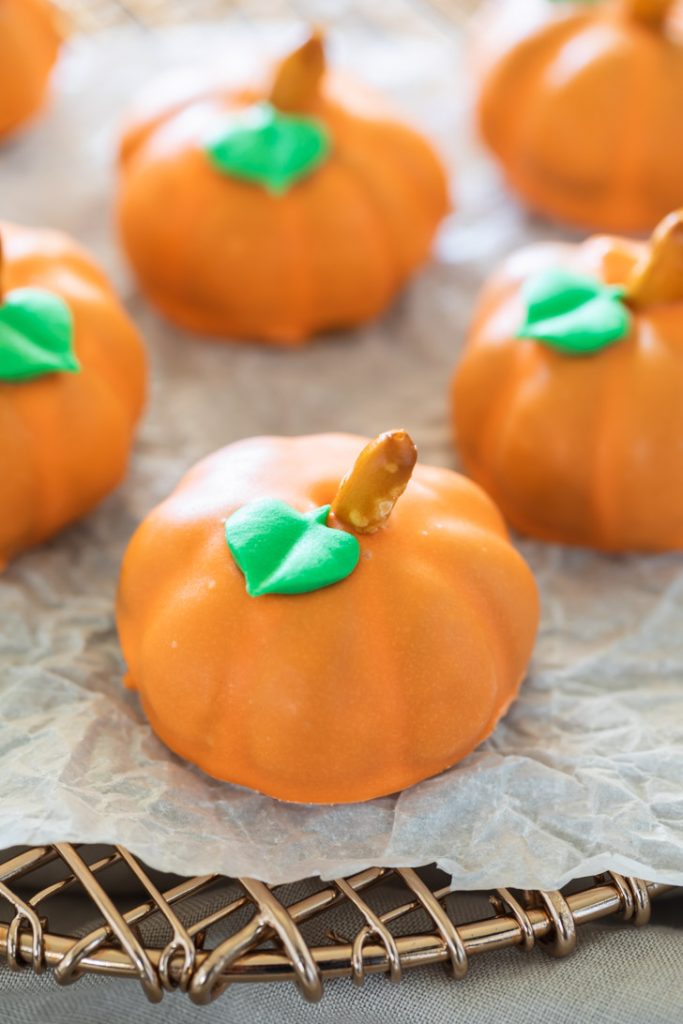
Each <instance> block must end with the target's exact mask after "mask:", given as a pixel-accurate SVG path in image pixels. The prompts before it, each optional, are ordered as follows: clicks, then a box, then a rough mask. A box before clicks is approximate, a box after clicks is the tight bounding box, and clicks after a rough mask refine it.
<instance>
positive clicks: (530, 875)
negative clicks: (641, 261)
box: [0, 4, 683, 888]
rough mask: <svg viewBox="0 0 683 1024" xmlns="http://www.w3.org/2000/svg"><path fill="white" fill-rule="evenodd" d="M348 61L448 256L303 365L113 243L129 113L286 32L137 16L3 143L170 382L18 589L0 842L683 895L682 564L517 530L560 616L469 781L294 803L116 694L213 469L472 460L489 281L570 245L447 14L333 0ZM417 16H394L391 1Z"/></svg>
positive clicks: (4, 611)
mask: <svg viewBox="0 0 683 1024" xmlns="http://www.w3.org/2000/svg"><path fill="white" fill-rule="evenodd" d="M338 6H339V12H340V13H339V17H338V18H336V19H335V24H336V31H335V32H334V33H333V47H332V49H333V53H334V55H335V57H336V58H337V59H338V61H339V62H340V63H341V64H342V65H343V66H345V67H347V68H349V69H351V70H354V71H356V72H358V73H359V74H360V75H362V76H363V77H364V78H365V79H366V80H368V81H370V82H371V83H374V84H376V85H378V86H379V87H381V88H383V89H385V90H386V91H387V92H388V93H390V94H392V95H393V96H394V97H395V99H396V101H397V103H398V105H399V106H400V107H401V108H402V109H403V110H404V111H405V113H406V115H407V116H409V117H412V118H413V119H414V120H415V121H416V122H417V123H418V124H420V125H421V126H422V127H423V128H424V129H425V131H427V132H429V133H430V134H431V135H432V136H433V137H434V138H435V139H436V140H437V142H438V143H439V144H440V146H441V148H442V150H443V152H444V154H445V155H446V157H447V159H448V160H449V161H450V163H451V165H452V166H453V167H454V168H455V171H454V196H455V197H456V198H455V203H456V211H455V213H454V215H453V216H452V217H451V218H450V219H449V220H448V222H447V223H446V224H445V225H444V229H443V231H442V233H441V236H440V238H439V241H438V245H437V247H436V252H435V258H434V262H433V263H432V265H431V266H429V267H428V268H426V269H425V271H424V272H423V273H422V274H421V275H420V276H419V278H418V279H416V280H415V281H414V283H413V284H411V286H410V287H409V288H408V289H407V290H406V292H405V293H404V294H403V295H402V296H401V297H400V298H399V300H398V301H397V302H396V304H395V306H394V307H393V309H392V310H391V311H390V312H389V313H388V314H387V315H386V316H384V317H383V318H382V319H381V320H380V321H378V322H377V323H373V324H371V325H370V326H368V327H367V328H365V329H363V330H360V331H357V332H355V333H353V334H349V335H343V336H340V335H337V336H335V337H333V338H326V339H321V340H320V341H318V342H317V343H316V344H314V345H312V346H311V347H310V348H307V349H305V350H303V351H298V352H277V351H271V350H269V349H266V348H259V347H257V346H249V345H235V346H220V345H215V344H208V343H205V342H201V341H197V340H188V338H187V337H186V336H184V335H183V334H182V333H181V332H180V331H177V330H175V329H173V328H172V327H170V326H168V325H166V324H164V323H162V322H161V321H160V320H159V319H158V318H157V317H156V316H155V314H154V313H153V312H152V311H151V310H150V309H148V308H147V306H146V305H145V303H144V301H143V300H142V299H141V298H140V297H139V296H138V294H137V292H136V290H135V286H134V284H133V282H132V281H131V279H130V277H129V275H128V274H127V272H126V270H125V268H124V266H123V264H122V261H121V259H120V256H119V255H118V253H117V250H116V245H115V241H114V237H113V231H112V228H111V199H112V190H113V185H114V171H113V158H114V139H115V133H116V125H117V121H118V119H119V117H120V114H121V112H122V110H123V108H124V107H125V105H126V103H127V102H128V100H129V99H130V97H131V96H133V95H135V94H136V92H137V91H138V89H139V87H140V85H141V83H143V82H144V81H146V80H148V79H149V78H150V77H151V76H153V75H154V74H155V73H157V72H159V71H162V70H164V69H170V68H174V67H179V66H181V65H186V64H187V63H188V62H192V61H193V60H199V61H201V63H202V65H203V66H205V67H210V66H215V67H221V68H222V71H223V72H224V73H225V74H226V75H230V76H235V77H239V76H240V75H242V74H244V73H248V72H249V71H250V70H252V69H258V68H260V67H261V61H262V55H263V53H264V52H266V51H270V52H274V51H277V50H278V49H282V48H283V47H284V46H285V45H286V44H287V41H288V38H289V36H290V29H291V26H283V25H277V24H271V23H267V24H266V23H264V24H263V25H262V27H261V29H260V30H258V31H257V30H256V29H255V28H254V26H253V25H245V24H243V23H242V22H241V21H239V20H238V19H237V17H235V18H233V19H228V20H226V21H225V22H223V23H222V24H220V25H212V26H194V27H192V28H175V29H172V30H170V29H169V30H163V31H159V32H154V33H150V32H145V31H144V30H142V29H140V28H136V27H134V26H133V27H130V28H129V29H125V30H120V31H116V32H112V33H111V34H107V35H103V36H99V37H93V38H87V39H82V40H77V41H74V42H73V43H71V44H70V46H69V48H68V51H67V53H66V54H65V57H64V60H63V63H62V66H61V67H60V70H59V73H58V76H57V80H56V83H55V94H54V97H53V102H52V104H51V107H50V109H49V110H48V112H47V113H46V114H45V116H44V117H43V118H42V120H41V121H40V122H39V123H38V124H36V126H35V127H34V129H33V131H32V132H31V133H29V134H26V135H24V136H23V137H22V138H21V139H20V140H18V141H16V142H15V143H13V144H12V145H11V146H9V147H6V148H4V149H3V150H2V151H1V152H0V216H3V217H6V218H10V219H16V220H18V221H20V222H26V223H33V224H49V225H53V226H58V227H61V228H65V229H67V230H68V231H70V232H72V233H73V234H75V235H76V236H77V237H78V238H79V239H81V240H82V241H83V242H84V243H86V244H87V245H89V246H90V247H91V248H92V250H93V251H94V252H95V253H96V255H97V257H98V258H99V259H100V261H101V262H102V263H103V264H104V266H105V267H106V268H107V269H108V270H109V271H110V272H111V273H112V274H113V275H114V277H115V279H116V281H117V283H118V284H119V285H120V287H121V290H122V293H123V294H124V296H125V298H126V301H127V303H128V306H129V308H130V310H131V312H132V314H133V315H134V316H135V317H136V319H137V320H138V322H139V324H140V326H141V328H142V329H143V331H144V334H145V336H146V339H147V342H148V345H149V351H150V356H151V363H152V372H153V383H152V393H151V399H150V404H149V409H148V414H147V416H146V419H145V421H144V424H143V425H142V429H141V432H140V437H139V442H138V444H137V448H136V451H135V454H134V458H133V461H132V464H131V471H130V475H129V478H128V480H127V482H126V483H125V485H124V486H123V487H121V488H120V489H119V490H118V492H117V493H115V494H113V495H112V496H111V497H110V498H109V499H108V500H107V501H105V502H104V503H103V504H102V505H101V507H100V508H99V509H97V510H96V511H95V512H94V513H93V514H92V515H90V516H89V517H88V518H87V519H86V520H84V521H83V522H82V523H80V524H79V525H77V526H75V527H73V528H71V529H69V530H67V531H65V532H64V533H63V534H62V535H61V536H59V537H58V538H56V539H55V540H54V541H53V542H51V543H49V544H47V545H46V546H45V547H43V548H42V549H40V550H37V551H34V552H32V553H30V554H27V555H25V556H23V557H22V558H20V559H19V560H17V561H16V563H15V564H13V565H12V566H11V568H10V569H9V571H7V573H6V574H5V575H4V576H3V577H2V579H1V581H0V624H1V627H0V628H1V645H0V701H1V703H0V794H1V799H0V838H1V839H2V845H4V846H8V845H11V844H14V843H39V842H44V841H56V840H74V841H75V840H80V841H90V842H95V841H103V842H114V841H116V842H119V843H123V844H125V845H126V846H128V847H129V848H130V849H131V850H133V851H134V852H135V853H137V854H138V855H140V856H141V857H142V858H143V859H144V860H145V861H147V862H148V863H149V864H151V865H153V866H155V867H157V868H162V869H166V870H170V871H176V872H180V873H195V872H197V873H199V872H201V873H203V872H214V871H216V872H224V873H228V874H243V875H252V876H258V877H261V878H263V879H266V880H268V881H270V882H282V881H285V880H292V879H295V878H299V877H303V876H305V875H308V874H309V873H320V874H322V875H323V876H326V877H329V876H333V875H337V874H341V873H344V872H348V871H351V870H353V869H355V868H358V867H360V866H365V865H367V864H370V863H372V864H390V865H419V864H423V863H427V862H431V861H437V862H438V863H439V864H440V865H441V866H442V867H443V868H444V869H446V870H447V871H448V872H450V873H451V874H452V876H453V879H454V882H455V884H457V885H458V886H461V887H465V888H478V887H488V886H495V885H503V884H507V885H516V886H528V887H545V888H548V887H553V886H557V885H560V884H562V883H564V882H565V881H567V880H568V879H570V878H571V877H573V876H577V875H585V874H588V873H591V872H597V871H598V870H602V869H607V868H613V869H615V870H618V871H622V872H627V873H634V874H636V875H641V876H643V877H645V878H648V879H651V880H657V881H662V882H670V883H677V884H679V885H683V639H682V629H681V627H682V623H683V559H682V558H681V557H680V556H676V555H671V556H660V557H628V558H608V557H602V556H599V555H596V554H593V553H591V552H588V551H572V550H564V549H562V548H561V547H558V546H552V545H542V544H536V543H532V542H529V541H522V540H518V539H516V543H519V546H520V548H521V550H522V551H523V553H524V555H525V556H526V557H527V559H528V560H529V562H530V563H531V565H532V567H533V569H534V571H535V572H536V575H537V578H538V581H539V584H540V588H541V591H542V600H543V621H542V626H541V631H540V636H539V640H538V645H537V648H536V651H535V655H534V660H533V665H532V668H531V672H530V675H529V678H528V680H527V681H526V683H525V684H524V686H523V688H522V691H521V694H520V697H519V700H518V701H517V702H516V704H515V705H514V706H513V708H512V709H511V711H510V713H509V714H508V715H507V717H506V718H505V720H504V721H503V722H501V723H500V725H499V727H498V729H497V730H496V732H495V734H494V735H493V737H492V738H491V739H490V740H489V741H488V742H487V743H485V744H484V745H483V746H482V747H480V748H479V749H478V750H477V751H476V752H475V753H474V754H472V755H471V756H470V757H468V758H467V759H466V760H465V761H464V762H463V763H462V764H461V765H459V766H458V767H456V768H455V769H453V770H451V771H449V772H446V773H444V774H443V775H440V776H438V777H437V778H433V779H430V780H429V781H427V782H423V783H421V784H420V785H417V786H415V787H413V788H412V789H409V790H407V791H405V792H403V793H401V794H399V795H396V796H391V797H386V798H384V799H379V800H374V801H372V802H370V803H367V804H363V805H353V806H347V807H337V808H330V807H306V806H294V805H287V804H282V803H278V802H276V801H274V800H271V799H268V798H266V797H263V796H259V795H257V794H254V793H252V792H249V791H247V790H244V789H241V788H238V787H233V786H230V785H227V784H223V783H219V782H216V781H213V780H211V779H210V778H208V777H206V776H205V775H203V774H202V773H201V772H200V771H198V770H195V769H194V768H192V767H191V766H189V765H188V764H186V763H184V762H183V761H181V760H180V759H179V758H177V757H175V756H174V755H172V754H171V753H169V751H168V750H166V749H165V747H164V746H163V745H162V744H161V743H160V742H159V741H158V740H156V738H155V737H154V736H153V734H152V732H151V731H150V729H149V727H148V725H147V723H146V721H145V719H144V717H143V715H142V713H141V710H140V706H139V704H138V700H137V697H136V695H135V694H131V693H128V692H126V691H124V689H123V688H122V687H121V685H120V679H121V674H122V667H123V666H122V662H121V657H120V653H119V648H118V645H117V639H116V632H115V628H114V616H113V599H114V591H115V585H116V578H117V571H118V566H119V561H120V558H121V555H122V553H123V550H124V547H125V545H126V542H127V539H128V537H129V536H130V534H131V531H132V530H133V528H134V527H135V525H136V523H137V522H138V521H139V520H140V518H141V517H142V516H143V515H144V514H145V512H146V511H147V510H148V509H149V508H150V507H151V506H152V505H153V504H154V503H156V502H157V501H158V500H159V499H161V498H162V497H163V496H164V495H165V494H166V493H167V491H168V490H169V489H170V488H171V487H172V486H173V485H174V484H175V483H176V481H177V480H178V478H179V477H180V475H181V474H182V473H183V471H184V470H185V469H186V468H187V467H188V466H190V465H191V463H193V462H194V461H195V460H196V459H197V458H199V457H200V456H202V455H204V454H206V453H207V452H209V451H211V450H212V449H214V448H217V447H219V446H221V445H224V444H226V443H228V442H230V441H233V440H235V439H237V438H240V437H243V436H246V435H250V434H254V433H267V432H276V433H286V434H295V433H307V432H314V431H328V430H348V431H353V432H358V433H365V434H369V435H372V434H375V433H377V432H378V431H380V430H382V429H385V428H387V427H392V426H397V425H403V426H405V427H407V428H408V429H409V430H410V431H411V432H412V433H413V434H414V436H415V438H416V440H417V442H418V444H419V447H420V452H421V457H422V459H424V460H425V461H428V462H435V463H439V464H442V465H447V466H455V465H457V462H456V457H455V455H454V453H453V451H452V448H451V445H450V440H449V427H448V416H447V381H448V377H449V373H450V371H451V368H452V365H453V363H454V362H455V360H456V358H457V355H458V349H459V347H460V345H461V343H462V340H463V335H464V331H465V328H466V324H467V321H468V317H469V315H470V312H471V309H472V303H473V300H474V296H475V293H476V290H477V288H478V286H479V285H480V283H481V281H482V279H483V278H484V276H485V274H486V273H487V272H488V271H489V269H490V268H491V267H492V265H493V263H494V262H495V261H496V260H497V259H499V258H500V257H501V256H502V255H504V254H505V253H507V252H508V251H510V250H511V249H512V248H513V247H514V246H516V245H518V244H520V243H521V242H524V241H526V240H530V239H531V238H534V237H541V236H543V235H544V234H545V235H547V234H557V232H556V231H553V230H552V229H550V228H548V226H547V225H543V224H541V223H540V222H537V221H534V220H532V219H530V218H529V217H528V216H527V215H525V214H524V213H523V212H522V211H521V210H520V209H519V207H518V206H517V205H516V204H515V203H514V201H513V200H511V199H510V197H508V196H506V195H505V193H504V190H503V189H502V187H501V185H500V183H499V180H498V177H497V174H496V172H495V170H494V169H493V168H492V166H491V165H490V164H489V163H488V161H487V160H486V159H485V158H484V157H483V156H482V154H481V153H479V151H478V150H477V147H476V145H475V144H474V142H473V140H472V133H471V129H470V126H469V121H468V105H469V103H468V96H467V88H466V86H465V84H464V83H465V80H466V79H465V74H464V68H463V59H462V54H463V49H464V48H463V47H462V46H461V43H460V40H458V38H457V36H456V33H455V32H453V33H451V34H448V33H444V32H443V22H442V21H439V22H437V20H434V22H431V21H430V19H429V18H428V17H425V19H423V21H422V22H421V23H420V24H419V25H417V24H416V23H414V22H411V23H410V24H408V23H406V24H405V25H403V26H402V25H401V22H400V19H399V20H398V22H396V20H395V19H392V22H391V25H388V26H387V31H386V33H383V35H382V38H381V39H380V38H378V37H377V36H376V35H373V33H372V32H370V31H367V30H364V28H363V23H362V21H353V20H352V19H345V17H344V16H343V15H344V10H345V5H344V4H340V5H338ZM394 6H395V7H396V8H397V9H398V8H400V7H401V5H392V9H393V8H394Z"/></svg>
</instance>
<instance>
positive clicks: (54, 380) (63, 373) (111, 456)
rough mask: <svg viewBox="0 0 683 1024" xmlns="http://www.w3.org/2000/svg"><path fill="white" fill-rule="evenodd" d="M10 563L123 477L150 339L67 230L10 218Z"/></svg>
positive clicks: (0, 382)
mask: <svg viewBox="0 0 683 1024" xmlns="http://www.w3.org/2000/svg"><path fill="white" fill-rule="evenodd" d="M0 239H1V240H2V254H1V256H0V566H4V565H5V564H6V563H7V561H8V560H9V559H10V558H12V557H13V556H14V555H16V554H18V553H19V552H20V551H23V550H24V549H25V548H30V547H33V546H34V545H36V544H39V543H41V542H42V541H44V540H46V539H47V538H48V537H50V536H52V535H53V534H54V533H56V532H57V531H58V530H60V529H61V528H62V527H63V526H65V525H66V524H67V523H70V522H71V521H72V520H75V519H79V518H80V517H81V516H83V515H85V513H86V512H88V511H89V510H90V509H91V508H92V507H93V506H94V505H95V504H96V503H97V502H98V501H99V500H100V499H101V498H103V497H104V496H105V495H106V494H107V493H108V492H109V491H111V490H112V489H113V488H114V487H115V486H116V485H117V484H118V483H119V481H120V480H121V478H122V476H123V474H124V472H125V469H126V462H127V458H128V452H129V449H130V447H131V443H132V438H133V431H134V427H135V424H136V422H137V419H138V417H139V416H140V412H141V409H142V404H143V399H144V393H145V379H146V368H145V359H144V355H143V348H142V343H141V340H140V338H139V336H138V333H137V331H136V330H135V328H134V327H133V324H132V323H131V322H130V320H129V319H128V317H127V316H126V314H125V313H124V311H123V309H122V307H121V305H120V304H119V302H118V300H117V298H116V296H115V295H114V292H113V291H112V289H111V287H110V285H109V283H108V282H107V280H106V278H105V277H104V275H103V274H102V273H101V271H100V270H99V269H98V268H97V267H96V266H95V265H94V264H93V263H92V262H91V260H90V259H89V257H88V256H87V255H86V254H85V253H84V252H83V251H82V250H81V249H80V248H79V247H78V246H77V245H76V243H75V242H73V241H72V240H71V239H70V238H67V237H66V236H65V235H62V234H58V233H57V232H53V231H42V230H34V229H29V228H22V227H17V226H15V225H10V224H4V223H3V224H0Z"/></svg>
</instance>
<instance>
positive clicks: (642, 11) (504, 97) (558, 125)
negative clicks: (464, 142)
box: [475, 0, 683, 232]
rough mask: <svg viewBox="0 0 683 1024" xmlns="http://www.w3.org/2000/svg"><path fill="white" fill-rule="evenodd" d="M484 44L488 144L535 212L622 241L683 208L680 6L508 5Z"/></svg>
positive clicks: (481, 71) (620, 0) (496, 12)
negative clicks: (620, 236) (610, 233)
mask: <svg viewBox="0 0 683 1024" xmlns="http://www.w3.org/2000/svg"><path fill="white" fill-rule="evenodd" d="M476 44H477V45H476V47H475V52H476V57H475V73H476V75H477V77H478V79H479V98H478V121H479V126H480V130H481V134H482V136H483V139H484V141H485V142H486V144H487V145H488V146H489V148H490V150H491V151H492V153H493V154H494V156H495V157H496V158H497V159H498V160H499V161H500V164H501V166H502V169H503V172H504V174H505V177H506V178H507V181H508V183H509V185H510V187H511V188H512V189H513V190H514V191H516V192H517V193H518V194H519V195H520V196H521V198H522V199H523V200H524V201H525V202H526V203H528V204H529V205H530V206H531V207H533V208H534V209H536V210H538V211H540V212H541V213H544V214H546V215H548V216H549V217H552V218H556V219H558V220H562V221H566V222H567V223H570V224H574V225H578V226H582V227H586V228H593V229H600V230H606V231H616V232H621V231H645V230H648V229H650V230H651V229H652V228H653V227H654V226H655V224H656V223H657V222H658V221H659V220H660V219H661V218H662V217H663V216H665V214H666V213H668V211H669V210H672V209H675V208H676V207H678V206H680V205H681V204H683V4H681V3H680V2H679V3H672V2H671V0H614V2H609V0H608V2H599V0H598V2H594V3H587V2H585V3H564V2H551V0H503V2H502V3H497V4H495V5H493V4H492V5H491V6H490V11H489V12H488V14H487V15H485V16H484V17H483V18H482V20H481V22H480V24H479V27H478V30H477V36H476Z"/></svg>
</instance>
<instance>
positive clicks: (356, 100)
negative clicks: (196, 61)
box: [118, 35, 449, 345]
mask: <svg viewBox="0 0 683 1024" xmlns="http://www.w3.org/2000/svg"><path fill="white" fill-rule="evenodd" d="M178 91H179V89H178V87H177V85H173V84H171V87H170V89H169V90H168V91H164V90H163V89H161V90H160V91H159V93H158V94H157V95H155V97H154V98H153V100H150V101H144V102H143V103H142V106H141V109H140V112H139V113H138V114H136V115H133V116H132V118H131V120H130V121H129V122H128V125H127V127H126V130H125V131H124V134H123V138H122V143H121V167H120V189H119V198H118V220H119V225H120V232H121V237H122V240H123V244H124V247H125V250H126V252H127V254H128V257H129V259H130V262H131V264H132V267H133V269H134V271H135V273H136V275H137V277H138V280H139V283H140V286H141V288H142V290H143V291H144V293H145V294H146V295H147V297H148V298H149V299H150V301H151V302H152V303H153V304H154V305H155V306H157V307H158V309H159V310H160V311H161V312H162V313H163V314H165V315H166V316H167V317H168V318H169V319H170V320H173V321H175V322H176V323H178V324H180V325H182V326H183V327H186V328H188V329H189V330H191V331H196V332H199V333H201V334H206V335H211V336H215V337H216V338H222V339H232V338H248V339H254V340H261V341H267V342H271V343H274V344H279V345H298V344H301V343H302V342H304V341H306V340H307V339H309V338H310V337H311V335H313V334H315V333H317V332H320V331H325V330H332V329H336V328H348V327H353V326H355V325H358V324H361V323H363V322H364V321H367V320H370V319H372V318H373V317H375V316H377V315H378V314H379V313H381V312H382V310H384V309H385V307H387V306H388V304H389V303H390V302H391V300H392V298H393V297H394V296H395V295H396V293H397V292H398V291H399V289H400V288H401V287H402V285H403V284H404V283H405V282H406V281H407V279H408V278H409V277H410V276H411V274H412V273H413V272H414V271H415V270H416V268H417V267H418V266H419V265H420V264H422V263H423V262H424V261H425V260H426V259H427V258H428V255H429V251H430V246H431V242H432V238H433V236H434V233H435V230H436V227H437V225H438V223H439V221H440V220H441V218H442V217H443V216H444V215H445V213H446V212H447V209H448V205H449V201H448V196H447V182H446V176H445V172H444V170H443V167H442V165H441V162H440V160H439V158H438V157H437V155H436V153H435V152H434V150H433V148H432V146H431V145H430V144H429V143H428V142H427V140H426V139H425V138H423V137H422V136H421V135H420V134H419V133H418V132H417V131H415V130H413V129H412V128H409V127H408V126H407V125H405V124H402V123H401V122H400V121H398V120H396V119H395V118H394V116H393V115H392V113H391V112H390V111H389V110H388V109H387V108H386V106H385V105H384V104H383V103H382V102H381V101H380V100H378V99H377V98H376V97H375V96H374V95H372V94H370V93H369V92H367V91H365V90H364V89H361V88H360V87H357V86H356V85H354V83H352V82H350V81H348V80H346V79H341V78H339V77H337V76H336V75H333V74H329V73H327V72H326V70H325V63H324V51H323V45H322V41H321V40H320V38H319V37H318V36H317V35H314V36H312V37H311V39H310V40H308V42H307V43H305V44H304V45H303V46H302V47H300V48H299V49H298V50H296V51H295V52H294V53H293V54H291V55H290V56H289V57H287V58H285V60H284V61H283V62H282V64H281V65H280V66H279V67H278V68H277V69H276V71H275V72H274V74H273V75H272V77H271V79H270V81H269V82H268V83H267V84H266V85H265V86H263V87H257V88H252V89H245V90H242V91H240V92H237V93H235V92H231V91H227V90H225V89H220V88H213V89H208V90H204V91H203V92H202V91H199V92H197V91H196V90H195V92H194V93H191V91H190V90H186V91H185V93H183V94H182V95H180V96H178V95H177V94H178ZM180 91H181V92H182V87H181V89H180ZM264 100H268V101H269V102H270V103H271V104H272V105H273V106H274V107H275V109H276V111H278V112H280V113H282V114H284V115H286V116H289V117H303V118H306V119H309V120H312V122H313V123H314V124H316V125H319V126H321V128H322V129H323V130H324V132H325V133H326V136H327V138H328V140H329V146H330V149H329V153H328V154H327V156H326V158H325V159H323V160H322V162H321V163H320V164H319V166H317V167H316V168H315V169H314V170H311V172H310V173H308V174H306V175H305V176H303V177H301V178H299V180H296V181H295V182H294V183H293V184H291V186H290V187H289V188H287V189H286V190H284V191H280V192H278V193H277V194H276V193H274V192H272V191H269V190H268V189H267V188H266V187H264V186H263V185H262V184H259V183H258V182H254V181H247V180H241V179H240V178H238V177H235V176H233V175H231V174H229V173H224V172H221V171H220V170H219V169H218V168H217V167H216V166H215V164H214V163H213V162H212V161H211V160H210V159H209V158H208V157H207V152H206V144H207V140H209V139H211V138H214V137H216V136H217V135H220V133H221V131H222V130H224V129H225V128H226V127H227V126H229V125H230V124H231V123H232V122H233V120H234V118H235V117H236V116H239V115H240V114H241V113H242V114H243V113H244V111H245V110H246V109H248V108H249V107H251V106H252V105H254V104H256V103H258V102H260V101H264Z"/></svg>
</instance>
